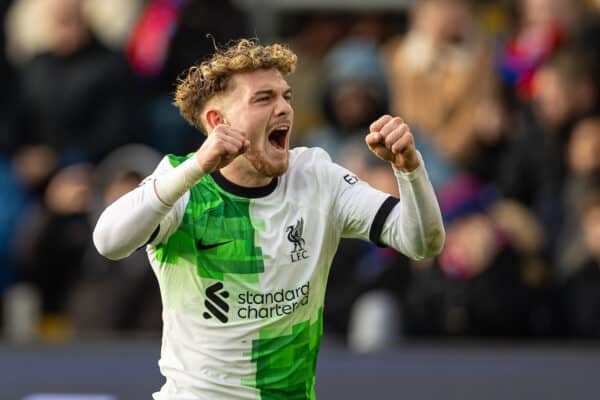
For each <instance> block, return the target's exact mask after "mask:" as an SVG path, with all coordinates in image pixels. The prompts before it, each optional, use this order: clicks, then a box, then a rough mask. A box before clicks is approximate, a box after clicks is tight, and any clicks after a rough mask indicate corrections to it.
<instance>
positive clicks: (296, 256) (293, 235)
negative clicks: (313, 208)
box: [286, 218, 308, 263]
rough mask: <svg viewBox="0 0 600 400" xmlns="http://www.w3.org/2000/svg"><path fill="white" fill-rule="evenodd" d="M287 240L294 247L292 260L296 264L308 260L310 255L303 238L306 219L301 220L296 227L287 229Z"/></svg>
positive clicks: (291, 253)
mask: <svg viewBox="0 0 600 400" xmlns="http://www.w3.org/2000/svg"><path fill="white" fill-rule="evenodd" d="M286 230H287V239H288V240H289V241H290V242H291V243H292V244H293V245H294V248H293V249H292V251H291V252H290V260H291V261H292V262H293V263H294V262H296V261H300V260H306V259H307V258H308V253H307V252H306V250H305V249H304V246H306V241H305V240H304V238H302V233H303V231H304V218H300V219H299V220H298V221H297V222H296V225H290V226H288V227H287V228H286Z"/></svg>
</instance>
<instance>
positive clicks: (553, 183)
mask: <svg viewBox="0 0 600 400" xmlns="http://www.w3.org/2000/svg"><path fill="white" fill-rule="evenodd" d="M594 71H595V67H594V65H593V63H591V62H590V60H589V59H588V57H586V55H585V54H581V53H580V52H578V51H576V50H572V49H570V48H565V49H563V50H561V51H560V52H558V53H557V54H555V55H554V56H553V57H552V58H551V59H550V60H548V61H547V62H546V63H545V64H544V65H543V66H542V67H541V68H540V69H539V71H538V72H537V73H536V77H535V79H534V94H533V96H534V103H533V104H532V107H531V111H530V110H529V109H528V108H524V109H523V111H524V112H523V113H522V115H521V119H520V124H519V125H518V126H516V127H515V131H516V134H515V135H514V140H513V143H512V144H511V149H510V150H509V154H508V156H507V159H506V164H505V165H504V168H503V174H502V177H501V181H502V183H501V187H502V189H503V192H504V194H505V195H506V196H507V197H509V198H512V199H515V200H517V201H519V202H521V203H522V204H524V205H526V206H527V207H530V208H531V209H532V210H533V212H534V214H535V215H536V216H537V218H539V220H540V222H541V223H542V224H543V226H544V229H545V231H546V233H547V237H546V239H547V242H546V244H545V247H546V257H547V259H548V261H549V262H550V263H551V264H554V262H555V260H554V257H553V256H554V254H553V253H554V249H555V248H556V239H557V237H558V234H559V231H560V227H561V225H562V224H563V223H564V214H563V213H564V209H563V204H562V196H563V190H564V182H565V177H566V175H567V167H566V162H565V151H566V144H567V143H568V141H569V137H570V134H571V131H572V127H573V125H574V124H575V123H576V122H577V121H578V120H579V119H581V118H582V117H584V116H585V115H589V114H590V113H594V112H595V111H596V109H597V107H598V86H597V77H596V76H595V74H594ZM532 149H536V151H532Z"/></svg>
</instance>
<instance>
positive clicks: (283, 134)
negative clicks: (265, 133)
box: [269, 126, 290, 149]
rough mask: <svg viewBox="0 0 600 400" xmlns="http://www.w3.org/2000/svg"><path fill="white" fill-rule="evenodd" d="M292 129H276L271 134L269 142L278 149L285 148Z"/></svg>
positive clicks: (284, 127) (285, 127)
mask: <svg viewBox="0 0 600 400" xmlns="http://www.w3.org/2000/svg"><path fill="white" fill-rule="evenodd" d="M289 130H290V128H289V127H287V126H283V127H279V128H275V129H273V130H272V131H271V133H269V142H270V143H271V145H273V147H275V148H277V149H284V148H285V141H286V139H287V135H288V132H289Z"/></svg>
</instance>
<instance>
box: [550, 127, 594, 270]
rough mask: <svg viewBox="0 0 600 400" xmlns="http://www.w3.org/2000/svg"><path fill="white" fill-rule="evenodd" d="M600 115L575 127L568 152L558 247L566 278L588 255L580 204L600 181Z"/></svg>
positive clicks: (559, 267)
mask: <svg viewBox="0 0 600 400" xmlns="http://www.w3.org/2000/svg"><path fill="white" fill-rule="evenodd" d="M599 154H600V117H590V118H585V119H583V120H582V121H581V122H579V123H578V124H577V125H575V127H574V129H573V134H572V135H571V137H570V140H569V143H568V147H567V151H566V154H565V157H566V163H567V166H568V169H569V172H568V176H567V178H566V183H565V193H564V196H563V207H564V210H565V218H564V224H563V225H562V227H561V231H560V236H559V241H558V243H559V245H558V246H557V260H558V265H557V267H558V271H557V272H558V275H559V278H561V279H564V278H565V277H567V276H568V275H570V274H571V273H573V272H574V271H573V269H574V268H576V267H578V266H580V265H581V264H582V263H583V262H584V259H585V258H587V257H588V252H587V251H586V249H585V247H586V246H585V243H584V240H583V237H582V234H583V229H582V227H581V226H580V222H581V221H582V219H581V218H580V205H581V204H582V201H583V198H584V197H585V196H586V194H587V192H588V191H589V190H590V189H589V188H592V187H595V186H597V185H598V184H599V183H600V157H598V155H599Z"/></svg>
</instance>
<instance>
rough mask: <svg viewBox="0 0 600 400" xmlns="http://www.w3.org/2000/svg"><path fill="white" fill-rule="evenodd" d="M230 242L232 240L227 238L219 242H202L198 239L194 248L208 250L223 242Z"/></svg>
mask: <svg viewBox="0 0 600 400" xmlns="http://www.w3.org/2000/svg"><path fill="white" fill-rule="evenodd" d="M231 242H233V240H228V241H226V242H219V243H211V244H202V241H201V240H198V242H196V248H197V249H198V250H208V249H212V248H214V247H219V246H223V245H224V244H227V243H231Z"/></svg>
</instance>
